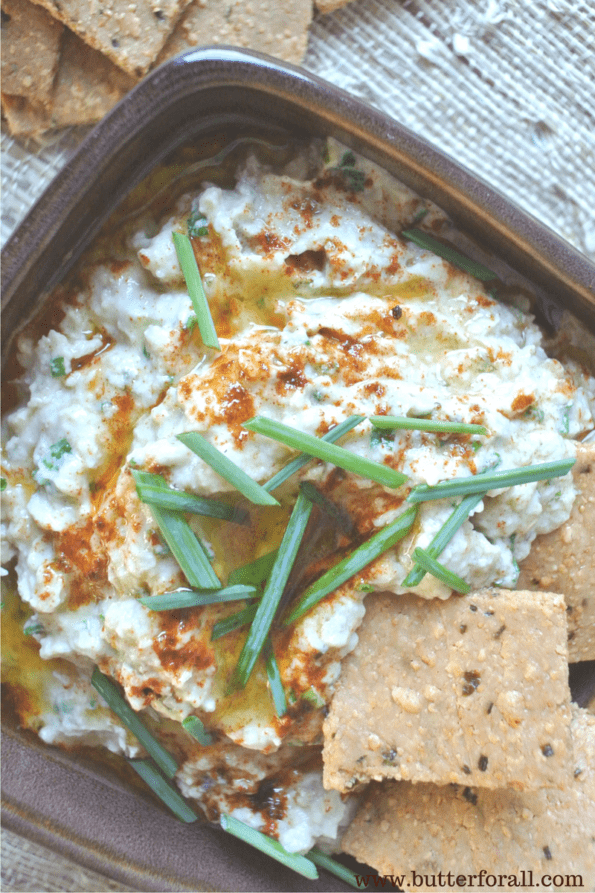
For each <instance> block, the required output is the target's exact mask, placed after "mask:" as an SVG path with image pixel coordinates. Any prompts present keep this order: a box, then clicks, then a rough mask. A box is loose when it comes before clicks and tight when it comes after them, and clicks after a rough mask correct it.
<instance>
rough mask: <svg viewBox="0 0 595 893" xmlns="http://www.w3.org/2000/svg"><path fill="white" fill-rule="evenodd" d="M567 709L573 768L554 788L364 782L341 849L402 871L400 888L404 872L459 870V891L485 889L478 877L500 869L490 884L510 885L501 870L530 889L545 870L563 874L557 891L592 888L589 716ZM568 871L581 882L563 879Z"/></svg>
mask: <svg viewBox="0 0 595 893" xmlns="http://www.w3.org/2000/svg"><path fill="white" fill-rule="evenodd" d="M573 713H574V715H573V720H572V724H571V736H572V744H573V752H574V757H573V762H572V768H573V772H572V773H571V780H570V781H569V784H568V786H567V788H566V789H565V790H564V791H559V790H555V789H543V790H540V791H535V792H533V791H531V792H519V791H515V790H511V789H508V790H506V789H503V790H495V791H490V790H486V789H485V788H472V787H468V786H463V785H446V786H444V787H438V786H436V785H431V784H417V785H413V784H411V783H410V782H406V781H401V782H397V781H385V782H383V783H381V784H378V783H373V784H372V785H371V786H370V788H369V789H368V791H367V793H366V796H365V800H364V801H363V803H362V805H361V806H360V808H359V811H358V813H357V815H356V817H355V819H354V820H353V822H352V823H351V825H350V827H349V828H348V829H347V832H346V833H345V835H344V837H343V840H342V849H343V850H344V851H345V852H347V853H349V854H350V855H352V856H355V858H356V859H359V860H360V861H363V862H365V863H368V864H370V865H372V866H373V867H374V868H376V870H377V871H378V872H379V873H380V874H384V875H386V874H392V875H401V874H404V875H405V881H404V884H402V885H401V886H402V887H403V889H409V888H410V887H411V883H408V881H410V880H411V878H412V872H413V871H415V872H416V873H417V876H418V877H419V876H420V875H423V876H424V879H425V876H426V875H434V876H435V877H437V876H438V873H439V872H442V873H443V875H446V874H447V873H448V872H452V874H453V875H454V876H457V875H465V876H466V879H467V882H466V885H465V886H466V887H468V888H469V889H480V888H481V889H486V887H487V883H486V881H485V875H486V874H487V875H492V876H496V877H497V876H498V875H503V876H504V880H503V881H502V882H501V883H496V885H494V884H493V883H491V884H490V886H492V888H493V889H509V888H510V887H512V886H513V884H512V883H509V880H508V878H509V876H511V875H515V876H516V884H515V887H516V889H534V887H531V886H530V884H531V883H533V884H534V886H535V885H537V883H538V882H540V881H541V880H542V876H543V875H544V874H546V873H547V874H549V875H550V877H552V876H555V875H558V876H560V875H562V876H563V880H562V883H561V885H560V886H558V885H556V886H557V889H562V890H564V889H573V890H576V889H583V890H593V889H595V835H594V833H593V829H594V828H595V716H592V715H590V714H588V713H587V712H586V711H584V710H579V709H578V708H574V710H573ZM523 870H524V871H525V875H524V876H523V875H522V871H523ZM530 871H532V872H533V877H532V878H531V877H530V875H529V874H528V872H530ZM480 872H483V874H484V877H483V887H481V886H480V884H479V873H480ZM576 874H579V875H581V878H580V880H581V881H582V883H577V882H576V881H575V879H570V878H569V879H568V880H567V879H566V875H576ZM471 875H475V878H476V880H475V882H469V880H468V878H469V876H471ZM430 883H431V882H430ZM423 884H424V881H422V882H421V884H420V883H417V886H421V887H422V888H423V889H426V887H424V886H423ZM434 886H437V884H434Z"/></svg>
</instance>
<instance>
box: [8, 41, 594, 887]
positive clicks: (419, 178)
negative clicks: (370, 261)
mask: <svg viewBox="0 0 595 893" xmlns="http://www.w3.org/2000/svg"><path fill="white" fill-rule="evenodd" d="M222 96H223V97H225V101H226V102H227V103H228V107H227V110H225V109H224V108H221V107H219V108H218V110H215V109H213V108H212V106H213V102H214V101H215V99H216V98H217V99H218V100H220V98H221V97H222ZM188 106H196V109H197V114H198V113H200V112H201V110H202V114H203V115H204V116H208V115H210V116H211V117H213V116H215V117H217V116H218V117H219V119H220V120H222V121H223V119H225V116H226V115H227V118H226V119H225V120H227V122H228V124H229V123H230V122H231V121H234V122H237V123H242V121H244V122H246V123H247V121H248V119H249V118H250V120H252V119H254V120H256V118H257V117H258V116H260V115H262V113H263V110H264V108H266V110H267V111H268V113H269V114H270V115H273V114H275V115H276V116H277V117H276V118H275V121H276V122H277V123H279V121H281V120H283V121H284V122H285V126H287V125H288V124H289V123H290V122H289V115H290V114H293V116H294V117H295V119H296V121H298V122H299V125H300V127H302V126H303V127H308V129H311V130H312V132H313V134H318V135H320V136H322V135H334V136H337V137H338V138H339V139H342V140H343V141H344V142H346V144H347V145H349V146H351V147H352V148H354V149H359V151H362V147H365V149H364V152H363V154H366V155H367V156H368V157H370V158H371V159H372V160H375V161H380V163H381V164H382V166H383V167H385V168H386V169H388V170H389V171H390V172H391V173H395V175H396V176H397V177H399V178H400V179H402V180H404V182H406V183H407V184H408V185H410V186H412V187H413V188H414V189H416V191H418V192H420V193H421V194H423V195H429V197H431V198H432V199H433V200H434V201H435V202H436V204H438V205H439V206H440V207H442V208H443V209H444V210H445V211H446V212H447V213H448V214H449V215H450V216H451V217H452V219H453V220H454V221H455V223H457V224H458V225H459V226H460V227H461V228H462V229H469V226H470V224H471V223H473V224H474V228H475V234H476V235H479V236H480V238H481V239H482V240H483V241H485V240H487V238H488V237H489V238H490V240H491V245H492V246H493V247H494V248H495V252H496V253H497V254H500V255H505V256H506V257H507V259H508V260H509V261H510V262H511V263H512V266H513V267H515V268H517V269H519V270H520V271H521V272H522V273H523V274H524V275H528V278H530V279H531V280H533V281H534V282H535V283H536V285H537V290H538V291H539V290H541V289H543V290H544V291H545V292H546V293H547V294H549V295H550V296H552V297H554V296H557V298H558V299H559V300H560V301H561V303H562V304H563V305H564V306H568V308H569V309H571V310H572V311H573V312H574V313H576V314H577V315H578V316H579V317H581V318H583V320H585V321H586V322H587V323H588V324H589V325H590V327H591V328H592V329H593V331H595V264H592V263H591V262H590V261H589V259H588V258H586V257H585V256H584V255H581V254H580V253H579V252H577V251H576V250H575V249H574V248H572V247H571V246H570V245H569V244H567V243H566V242H565V241H564V240H563V239H561V238H560V237H559V236H557V235H556V234H555V233H553V232H552V231H551V230H549V229H548V228H547V227H546V226H545V225H544V224H542V223H540V222H539V221H537V220H536V219H535V218H533V217H532V216H531V215H530V214H528V213H527V212H525V211H523V210H521V209H520V208H518V207H517V206H516V205H515V204H514V203H513V202H511V201H510V200H509V199H507V198H506V197H504V196H503V195H501V194H500V193H499V192H497V191H496V190H495V189H493V188H492V187H491V186H489V185H488V184H487V183H486V182H484V181H483V180H482V179H481V178H479V177H477V176H475V175H474V174H472V173H471V172H469V171H468V170H467V169H466V168H464V167H463V166H462V165H460V164H458V163H457V162H456V161H455V160H454V159H452V158H451V157H450V156H448V155H447V154H445V153H444V152H442V151H441V150H439V149H436V148H435V147H433V146H432V145H431V144H430V143H428V142H427V141H426V140H425V139H423V138H422V137H419V136H417V135H416V134H414V133H413V132H412V131H410V130H409V129H407V128H405V127H403V126H402V125H400V124H399V123H398V122H396V121H394V120H393V119H391V118H389V117H388V116H387V115H385V114H384V113H382V112H381V111H379V110H377V109H374V108H372V107H371V106H369V105H367V104H365V103H364V102H362V101H361V100H359V99H356V98H354V97H352V96H350V95H349V94H348V93H346V92H344V91H343V90H341V89H339V88H337V87H335V86H333V85H331V84H329V83H327V82H326V81H323V80H322V79H321V78H319V77H317V76H316V75H313V74H310V73H309V72H307V71H305V70H304V69H301V68H298V67H296V66H293V65H290V64H288V63H283V62H280V61H278V60H275V59H272V58H270V57H266V56H263V55H261V54H258V53H255V52H250V51H241V50H238V49H235V48H233V47H205V48H201V49H197V50H191V51H188V52H185V53H183V54H181V55H180V56H178V57H176V58H175V59H172V60H170V61H168V62H166V63H164V65H162V66H161V67H160V68H158V69H157V70H155V71H154V72H153V73H152V74H150V75H149V76H148V78H147V79H145V80H144V81H143V82H141V83H140V84H139V85H138V86H137V87H136V88H134V89H133V90H132V91H131V93H130V94H128V95H127V96H126V97H125V98H124V99H123V100H122V102H121V103H120V104H119V105H118V106H116V108H115V109H114V110H113V111H112V112H111V113H110V114H109V115H108V116H107V117H106V118H105V119H104V120H103V121H102V122H101V123H100V124H99V125H98V126H97V127H96V128H95V129H94V130H93V131H91V133H90V134H89V135H88V136H87V137H86V138H85V140H84V141H83V142H82V143H81V145H80V146H79V148H78V149H77V151H76V153H75V155H74V156H73V158H72V159H71V160H70V162H69V163H68V164H67V165H66V167H65V168H64V169H63V170H62V171H61V172H60V173H59V174H58V175H57V176H56V178H55V179H54V180H53V181H52V183H51V184H50V185H49V187H48V188H47V189H46V191H45V192H44V194H43V195H42V196H41V198H40V199H39V200H38V201H37V202H36V204H35V205H34V206H33V208H32V209H31V211H30V212H29V213H28V215H27V216H26V218H25V219H24V220H23V222H22V223H21V224H20V226H19V227H18V228H17V230H16V231H15V232H14V233H13V235H12V236H11V237H10V238H9V240H8V241H7V243H6V246H5V248H4V250H3V251H2V264H3V270H4V275H3V281H2V311H3V315H4V317H5V319H4V322H5V325H4V326H3V334H2V339H3V341H2V344H3V348H4V347H5V346H6V345H7V344H8V341H9V339H10V338H11V336H12V335H13V334H14V332H15V331H16V329H18V328H19V326H17V325H16V321H17V320H18V318H19V316H20V315H23V313H24V312H25V311H27V315H28V310H29V309H30V307H31V305H32V302H33V301H34V300H37V299H39V300H41V299H42V298H43V297H44V296H45V295H46V294H47V293H48V292H49V291H50V290H51V289H52V288H53V286H54V285H55V284H56V283H57V281H59V279H61V278H62V277H63V275H64V274H65V273H66V271H67V270H68V269H69V268H70V267H71V266H72V265H73V264H74V262H75V261H76V259H77V258H78V256H79V255H80V253H81V251H82V250H83V249H84V247H85V246H86V245H87V244H88V243H89V241H90V240H91V239H92V238H93V236H94V235H95V234H96V232H97V231H98V230H99V228H100V226H101V224H102V223H103V222H104V221H105V219H106V218H107V217H108V216H109V214H110V213H111V211H112V210H113V208H114V207H115V206H116V204H117V203H118V202H119V201H120V200H121V199H122V198H123V197H124V195H125V193H126V192H127V191H129V190H130V189H132V188H133V186H134V185H136V184H137V183H138V182H140V181H141V180H142V179H143V177H144V176H146V174H147V173H148V171H149V170H150V169H151V168H153V167H154V166H155V165H157V164H159V162H160V161H162V160H163V158H165V157H166V155H167V154H168V153H169V152H170V151H171V150H172V149H174V148H175V147H176V146H178V145H181V144H182V143H183V142H185V141H187V140H188V138H189V137H190V136H191V135H192V133H191V132H192V131H193V132H194V133H195V136H196V135H197V134H199V133H200V132H206V120H207V118H205V129H203V130H202V131H201V130H200V128H199V129H198V130H197V129H196V127H195V126H190V127H188V126H187V125H184V124H183V122H180V125H179V129H178V131H176V132H175V133H173V134H172V135H170V136H168V138H167V139H165V141H163V138H161V141H159V140H157V141H156V142H155V146H154V147H153V148H152V154H150V157H149V158H146V157H145V158H141V157H140V155H139V151H138V148H139V145H140V143H141V141H142V140H143V137H144V135H145V134H146V133H147V129H149V130H150V127H157V124H158V122H162V121H163V119H164V115H167V114H172V115H175V114H176V112H175V110H176V109H180V110H181V109H183V108H186V107H188ZM246 109H248V110H249V115H248V116H247V112H246ZM208 120H210V119H208ZM224 123H225V122H224ZM269 123H270V124H271V126H274V122H272V121H271V122H269ZM149 125H150V126H149ZM212 125H213V120H211V124H210V125H209V126H212ZM159 126H161V125H159ZM155 139H156V138H155ZM135 153H136V155H135ZM135 158H136V162H135V161H134V159H135ZM122 159H123V161H122ZM106 181H107V183H108V184H110V186H109V187H104V188H103V190H102V189H101V184H104V183H105V182H106ZM102 192H103V193H105V194H103V195H101V196H99V198H100V201H99V203H98V204H97V205H96V206H95V205H93V202H95V201H96V200H98V195H99V193H102ZM89 203H91V205H93V207H94V210H95V213H94V214H90V213H89V212H88V211H85V212H84V213H83V209H84V208H85V207H86V206H87V205H88V204H89ZM80 215H82V219H83V220H84V225H82V226H80V225H79V226H78V227H77V225H76V224H77V220H79V219H80ZM56 245H59V246H62V249H61V252H58V251H57V250H56ZM57 254H59V258H57V257H56V255H57ZM42 283H43V285H42ZM23 308H25V310H24V309H23ZM6 329H8V332H6V335H5V331H6ZM3 353H4V357H6V355H7V353H8V352H7V351H6V350H4V351H3ZM3 724H4V720H3ZM3 741H4V742H5V747H6V748H8V757H7V761H6V762H7V765H10V767H12V770H14V769H15V767H16V766H17V765H18V764H19V760H20V761H21V762H22V764H23V765H25V766H29V767H33V766H36V767H37V769H36V770H35V771H41V767H42V766H43V765H44V760H46V759H47V760H48V763H49V762H53V763H54V764H56V765H57V764H60V765H62V766H63V767H70V769H71V770H73V773H74V774H73V780H72V790H73V792H75V791H78V792H79V793H78V796H85V794H84V793H83V791H87V789H88V787H87V786H88V782H89V776H91V777H92V778H94V779H95V782H99V783H101V784H103V785H106V784H107V785H108V787H112V788H117V789H118V790H112V792H111V794H110V795H109V796H114V797H115V798H116V800H117V802H118V803H126V802H127V800H128V799H129V798H130V797H131V796H133V795H132V794H131V793H130V791H128V790H127V789H125V788H124V787H120V786H119V785H118V784H117V783H114V784H113V785H111V784H109V782H108V781H106V779H105V777H104V778H101V775H100V774H95V775H94V774H93V771H92V770H91V769H90V768H89V769H85V768H84V767H82V766H81V765H79V764H78V758H77V757H76V755H75V756H74V757H72V756H70V755H68V754H64V753H62V752H58V753H56V752H55V751H53V750H52V749H51V748H49V746H45V745H43V746H42V747H40V746H39V744H37V743H36V742H32V741H31V739H30V738H29V737H28V736H27V735H26V734H21V733H19V732H18V731H17V732H15V731H14V730H13V729H10V728H5V729H3ZM46 750H47V751H49V752H50V754H49V756H48V757H44V753H45V752H46ZM3 761H4V756H3ZM13 781H14V780H13V779H11V780H10V781H9V782H8V783H7V784H6V786H5V785H4V782H5V778H4V774H3V787H5V788H6V799H4V795H3V822H4V824H5V827H7V828H12V829H13V830H15V831H17V832H18V833H20V834H24V835H25V836H29V837H31V838H32V839H35V840H38V841H39V842H43V843H44V844H45V845H46V846H51V847H52V848H53V849H54V850H55V851H56V852H60V853H63V854H64V855H67V856H69V857H70V858H73V859H75V860H76V861H78V862H79V864H84V865H87V867H89V868H92V869H93V870H95V871H102V872H103V873H104V874H110V876H112V877H114V878H115V879H120V880H121V882H122V883H125V884H133V885H136V886H137V887H138V884H139V882H140V881H141V879H144V887H143V889H144V888H145V887H146V889H147V890H149V889H151V890H169V889H172V890H174V889H191V887H189V886H185V884H186V883H187V877H183V876H182V874H181V873H180V874H178V875H177V876H176V872H175V865H176V864H178V863H176V861H175V859H174V867H173V868H168V871H167V872H166V873H159V872H158V873H154V872H155V866H152V870H151V871H149V874H147V868H146V864H147V863H146V862H143V855H142V847H141V848H140V850H138V849H137V850H135V856H134V858H135V859H136V860H137V861H134V860H131V861H130V862H129V864H128V865H126V859H127V855H126V854H122V853H121V852H119V853H118V852H115V851H112V852H110V853H108V854H106V852H105V842H104V843H103V844H102V845H101V846H99V847H98V846H96V845H95V844H94V842H93V841H92V840H87V839H84V840H83V838H81V835H80V833H79V829H78V828H77V827H75V826H72V827H70V828H69V827H68V823H66V825H65V823H64V819H63V816H62V817H61V821H60V822H57V821H56V820H57V819H58V815H54V816H51V815H49V816H48V815H47V814H44V815H42V814H41V813H39V814H36V812H35V805H36V804H35V799H34V786H31V785H29V787H28V788H27V789H26V791H24V792H21V794H20V795H19V796H17V793H16V791H15V786H14V783H13ZM75 796H77V795H76V794H75ZM122 798H124V799H122ZM46 800H47V798H46ZM46 800H44V808H45V809H46V810H47V809H51V806H48V804H47V802H46ZM134 808H135V809H136V810H137V813H136V814H137V815H138V816H139V818H140V817H141V816H144V815H145V812H146V810H147V809H148V804H147V801H146V800H145V799H144V798H143V797H141V796H139V797H137V802H136V806H135V807H134ZM154 808H155V809H157V811H158V812H159V813H160V812H161V810H160V809H159V808H158V807H154ZM49 820H52V821H49ZM153 827H154V825H153V824H151V828H153ZM65 828H66V831H65V830H64V829H65ZM69 835H70V837H69ZM187 845H188V840H187V836H186V837H184V841H183V842H182V844H181V847H182V849H181V851H180V857H181V856H182V853H185V852H186V850H184V849H183V848H184V846H187ZM224 849H225V851H226V852H233V853H234V854H239V855H238V858H240V857H241V853H242V852H243V849H242V846H241V845H236V844H235V842H234V843H233V844H232V845H231V846H230V844H229V843H227V845H226V846H225V847H220V848H219V850H218V852H221V851H223V850H224ZM176 855H177V853H176ZM234 858H235V855H234ZM241 858H243V857H241ZM251 859H252V861H253V862H256V861H258V860H257V858H256V857H255V856H253V854H252V851H251ZM102 860H105V861H102ZM258 864H262V863H261V861H258ZM266 865H267V868H266V869H265V870H266V871H267V877H269V876H271V877H272V876H273V875H271V874H270V869H269V867H268V866H269V863H268V862H267V863H266ZM172 872H173V874H172ZM151 878H153V880H151ZM289 878H293V879H294V880H293V883H292V880H291V879H288V878H286V877H285V874H275V875H274V886H273V887H272V888H271V889H279V890H282V889H283V890H284V889H287V890H292V889H298V884H299V888H300V889H327V887H326V886H324V884H321V885H311V886H308V882H305V881H302V880H299V881H297V883H296V881H295V876H294V875H289ZM197 880H198V881H199V883H201V884H203V883H204V882H205V880H204V878H202V879H201V878H198V876H197ZM149 881H150V883H153V882H154V883H155V885H154V886H150V883H149ZM138 888H139V889H140V887H138ZM251 888H253V889H257V887H256V886H254V887H251ZM340 888H341V885H340V884H339V882H337V881H335V880H333V881H332V887H328V889H340ZM193 889H215V888H214V887H211V886H208V887H201V886H199V887H197V886H196V885H195V886H194V887H193ZM230 889H231V887H230ZM246 889H248V887H246ZM267 889H268V887H267ZM345 889H347V888H345Z"/></svg>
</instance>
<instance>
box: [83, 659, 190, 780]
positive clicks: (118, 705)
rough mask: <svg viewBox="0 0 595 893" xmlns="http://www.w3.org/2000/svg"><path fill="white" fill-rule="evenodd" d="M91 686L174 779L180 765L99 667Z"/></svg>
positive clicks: (92, 677)
mask: <svg viewBox="0 0 595 893" xmlns="http://www.w3.org/2000/svg"><path fill="white" fill-rule="evenodd" d="M91 685H92V686H93V688H94V689H95V690H96V691H98V692H99V694H100V695H101V697H102V698H103V700H104V701H105V702H106V704H107V706H108V707H109V708H110V709H111V710H113V711H114V713H115V714H116V716H117V717H118V718H119V719H121V720H122V722H123V723H124V725H125V726H126V727H127V728H128V729H129V730H130V731H131V732H132V734H133V735H134V736H135V737H136V738H138V740H139V741H140V743H141V744H142V746H143V747H144V748H145V750H146V751H147V753H148V754H149V756H151V757H152V758H153V759H154V760H155V762H156V763H157V765H158V766H159V768H160V769H161V770H162V771H163V772H164V773H165V775H167V777H168V778H173V777H174V775H175V774H176V772H177V770H178V764H177V763H176V761H175V759H174V758H173V757H172V755H171V754H170V753H169V751H167V750H166V749H165V748H164V747H163V745H162V744H161V743H160V742H159V741H158V740H157V739H156V738H155V736H154V735H153V734H152V732H150V731H149V730H148V729H147V727H146V726H145V724H144V723H143V722H142V720H141V719H140V718H139V717H138V715H137V714H136V713H135V711H134V710H133V709H132V707H131V706H130V704H129V703H128V701H127V700H126V698H125V697H124V696H123V695H122V694H121V693H120V691H119V690H118V688H117V687H116V684H115V683H114V682H112V680H111V679H110V678H109V677H108V676H105V675H104V674H103V673H102V672H101V670H100V669H99V667H95V669H94V670H93V675H92V676H91Z"/></svg>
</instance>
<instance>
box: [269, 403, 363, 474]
mask: <svg viewBox="0 0 595 893" xmlns="http://www.w3.org/2000/svg"><path fill="white" fill-rule="evenodd" d="M364 419H365V416H363V415H352V416H350V417H349V418H348V419H345V421H344V422H340V423H339V424H338V425H335V427H334V428H331V430H330V431H327V433H326V434H323V435H322V437H321V438H320V439H321V440H325V441H326V442H327V443H335V441H337V440H339V439H340V438H341V437H343V435H344V434H347V433H348V432H349V431H351V430H352V429H353V428H355V427H356V425H359V423H360V422H363V420H364ZM311 461H312V456H303V455H302V456H296V458H295V459H292V460H291V462H288V464H287V465H286V466H285V467H284V468H282V469H281V471H278V472H277V474H276V475H274V476H273V477H272V478H271V479H270V480H269V481H267V482H266V484H263V487H264V488H265V490H268V491H269V492H270V491H271V490H274V489H275V488H276V487H279V486H281V484H283V483H285V481H286V480H287V479H288V478H290V477H291V476H292V474H295V473H296V471H299V470H300V468H303V467H304V465H307V464H308V462H311Z"/></svg>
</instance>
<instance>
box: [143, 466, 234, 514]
mask: <svg viewBox="0 0 595 893" xmlns="http://www.w3.org/2000/svg"><path fill="white" fill-rule="evenodd" d="M132 475H133V476H134V482H135V484H136V492H137V494H138V498H139V499H140V500H141V501H142V502H146V503H148V504H149V505H157V506H159V507H160V508H163V509H171V510H172V511H176V512H190V513H191V514H195V515H204V516H207V517H210V518H220V519H222V520H224V521H234V522H235V523H236V524H246V523H247V521H248V514H247V512H242V511H240V510H238V509H236V508H234V506H231V505H227V504H226V503H225V502H220V501H219V500H217V499H210V498H208V497H204V496H195V495H194V493H185V492H184V491H183V490H174V489H172V488H171V487H170V486H169V485H168V484H167V481H166V480H165V478H163V477H162V476H161V475H160V474H150V473H149V472H148V471H132Z"/></svg>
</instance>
